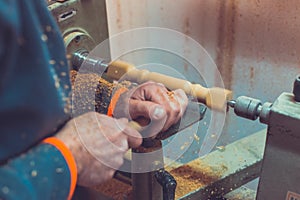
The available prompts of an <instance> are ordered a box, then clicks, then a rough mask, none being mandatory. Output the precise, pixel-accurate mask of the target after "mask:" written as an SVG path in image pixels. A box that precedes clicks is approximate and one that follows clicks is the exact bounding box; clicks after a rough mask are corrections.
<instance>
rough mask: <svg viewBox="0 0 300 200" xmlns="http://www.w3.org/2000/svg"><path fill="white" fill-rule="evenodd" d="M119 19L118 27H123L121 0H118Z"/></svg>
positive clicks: (117, 20) (117, 21)
mask: <svg viewBox="0 0 300 200" xmlns="http://www.w3.org/2000/svg"><path fill="white" fill-rule="evenodd" d="M116 15H117V19H116V24H117V27H118V29H122V14H121V0H117V13H116Z"/></svg>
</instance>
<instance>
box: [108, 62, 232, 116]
mask: <svg viewBox="0 0 300 200" xmlns="http://www.w3.org/2000/svg"><path fill="white" fill-rule="evenodd" d="M107 75H108V76H109V77H110V78H112V79H116V80H118V79H120V78H121V77H122V76H123V75H125V76H126V79H127V80H130V81H133V82H136V83H139V84H141V83H144V82H147V81H154V82H158V83H162V84H164V85H165V86H166V87H167V88H168V89H170V90H176V89H182V90H183V91H184V92H185V93H186V94H187V95H192V96H194V97H196V98H197V100H198V101H199V102H201V103H204V104H205V105H206V106H207V107H209V108H211V109H214V110H218V111H224V110H226V107H227V101H229V100H231V99H232V91H230V90H226V89H223V88H217V87H214V88H206V87H203V86H202V85H200V84H192V83H191V82H189V81H187V80H183V79H179V78H174V77H170V76H167V75H163V74H160V73H156V72H150V71H148V70H139V69H136V68H135V66H134V65H131V64H129V63H126V62H123V61H115V62H112V63H110V64H109V66H108V69H107Z"/></svg>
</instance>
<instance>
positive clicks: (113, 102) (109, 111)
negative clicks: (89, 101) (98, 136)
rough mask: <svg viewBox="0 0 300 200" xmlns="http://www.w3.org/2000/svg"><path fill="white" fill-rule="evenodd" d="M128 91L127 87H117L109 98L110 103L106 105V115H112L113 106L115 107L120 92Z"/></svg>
mask: <svg viewBox="0 0 300 200" xmlns="http://www.w3.org/2000/svg"><path fill="white" fill-rule="evenodd" d="M126 91H128V89H127V88H124V87H122V88H120V89H118V90H117V91H116V92H115V94H114V95H113V97H112V98H111V100H110V104H109V106H108V109H107V115H108V116H110V117H112V116H113V113H114V110H115V107H116V104H117V102H118V100H119V98H120V96H121V94H122V93H124V92H126Z"/></svg>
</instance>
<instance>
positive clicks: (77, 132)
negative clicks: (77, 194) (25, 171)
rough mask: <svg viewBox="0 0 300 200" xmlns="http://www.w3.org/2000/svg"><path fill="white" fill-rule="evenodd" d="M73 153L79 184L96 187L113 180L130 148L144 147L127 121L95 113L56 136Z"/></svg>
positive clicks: (74, 122)
mask: <svg viewBox="0 0 300 200" xmlns="http://www.w3.org/2000/svg"><path fill="white" fill-rule="evenodd" d="M56 137H57V138H59V139H60V140H61V141H63V142H64V143H65V144H66V146H67V147H68V148H69V149H70V150H71V152H72V154H73V156H74V158H75V161H76V164H77V171H78V184H79V185H83V186H95V185H98V184H100V183H102V182H104V181H106V180H108V179H110V178H112V177H113V175H114V173H115V170H116V169H118V168H119V167H120V166H121V165H122V163H123V156H124V154H125V152H126V151H127V150H128V148H130V147H138V146H140V145H141V143H142V138H141V135H140V134H139V133H138V132H137V131H136V130H134V129H132V128H130V127H129V126H128V120H127V119H125V118H123V119H113V118H111V117H108V116H106V115H101V114H98V113H96V112H90V113H86V114H84V115H81V116H79V117H76V118H74V119H72V120H71V121H69V122H68V123H67V124H66V126H65V127H64V128H63V129H62V130H61V131H60V132H58V134H57V135H56Z"/></svg>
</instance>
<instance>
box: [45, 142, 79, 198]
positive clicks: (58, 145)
mask: <svg viewBox="0 0 300 200" xmlns="http://www.w3.org/2000/svg"><path fill="white" fill-rule="evenodd" d="M43 143H46V144H50V145H52V146H55V147H56V148H57V149H58V150H59V151H60V152H61V154H62V155H63V156H64V158H65V160H66V163H67V165H68V167H69V170H70V177H71V181H70V183H71V185H70V191H69V195H68V200H69V199H71V198H72V195H73V193H74V190H75V187H76V183H77V167H76V162H75V159H74V157H73V155H72V153H71V151H70V150H69V149H68V148H67V147H66V145H65V144H64V143H63V142H62V141H60V140H59V139H58V138H56V137H49V138H46V139H45V140H43Z"/></svg>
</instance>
